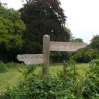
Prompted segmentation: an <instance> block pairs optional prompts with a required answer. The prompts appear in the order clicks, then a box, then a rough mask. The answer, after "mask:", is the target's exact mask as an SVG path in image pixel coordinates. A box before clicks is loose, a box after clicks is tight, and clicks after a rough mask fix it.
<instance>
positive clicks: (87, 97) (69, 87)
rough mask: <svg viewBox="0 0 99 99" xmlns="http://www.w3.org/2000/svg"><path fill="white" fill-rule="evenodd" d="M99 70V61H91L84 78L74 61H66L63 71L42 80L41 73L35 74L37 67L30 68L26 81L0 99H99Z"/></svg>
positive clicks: (9, 90)
mask: <svg viewBox="0 0 99 99" xmlns="http://www.w3.org/2000/svg"><path fill="white" fill-rule="evenodd" d="M98 68H99V60H93V61H91V62H90V65H89V68H87V73H86V78H83V77H82V76H81V75H79V74H78V72H77V68H76V66H75V62H74V61H73V60H70V61H68V62H65V61H64V63H63V70H60V71H58V72H57V74H52V73H50V75H48V76H46V77H45V78H43V79H42V78H41V75H40V73H39V72H38V73H37V72H36V73H35V72H33V71H34V70H35V67H32V66H30V68H29V69H28V72H26V73H25V75H26V76H25V79H24V81H22V82H20V84H19V85H18V86H16V87H14V88H13V89H8V90H7V91H6V92H5V93H3V94H2V95H1V97H0V99H98V98H99V89H98V86H99V76H98V74H99V70H98ZM31 70H32V73H31ZM29 73H31V75H29Z"/></svg>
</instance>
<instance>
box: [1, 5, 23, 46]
mask: <svg viewBox="0 0 99 99" xmlns="http://www.w3.org/2000/svg"><path fill="white" fill-rule="evenodd" d="M24 30H25V24H24V23H23V22H22V21H21V20H20V15H19V13H18V12H17V11H15V10H14V9H7V8H5V7H4V6H3V5H2V4H1V3H0V44H3V45H4V46H5V47H6V48H15V47H19V46H22V43H23V40H22V38H21V37H22V35H23V31H24Z"/></svg>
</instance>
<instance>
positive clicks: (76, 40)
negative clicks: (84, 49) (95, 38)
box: [70, 37, 84, 43]
mask: <svg viewBox="0 0 99 99" xmlns="http://www.w3.org/2000/svg"><path fill="white" fill-rule="evenodd" d="M70 41H71V42H81V43H83V42H84V41H83V39H81V38H76V37H71V39H70Z"/></svg>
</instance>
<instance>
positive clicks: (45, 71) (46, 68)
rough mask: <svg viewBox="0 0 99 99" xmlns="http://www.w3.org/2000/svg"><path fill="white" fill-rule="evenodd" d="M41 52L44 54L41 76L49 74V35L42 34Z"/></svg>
mask: <svg viewBox="0 0 99 99" xmlns="http://www.w3.org/2000/svg"><path fill="white" fill-rule="evenodd" d="M43 54H44V65H45V66H43V67H42V77H44V76H46V75H48V74H49V63H50V36H49V35H44V36H43Z"/></svg>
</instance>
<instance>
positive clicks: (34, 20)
mask: <svg viewBox="0 0 99 99" xmlns="http://www.w3.org/2000/svg"><path fill="white" fill-rule="evenodd" d="M60 4H61V3H60V2H59V0H27V3H26V4H24V6H23V7H22V8H21V9H20V10H19V12H20V15H21V19H22V21H23V22H24V23H25V24H26V30H25V32H24V34H23V40H24V41H25V43H24V45H23V48H22V53H42V41H43V40H42V39H43V36H44V35H45V34H48V35H50V37H51V40H55V41H69V34H68V33H67V32H66V31H65V30H64V28H63V26H62V25H64V24H65V21H66V16H65V15H64V13H63V9H62V8H61V7H60ZM24 49H25V50H24Z"/></svg>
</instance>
